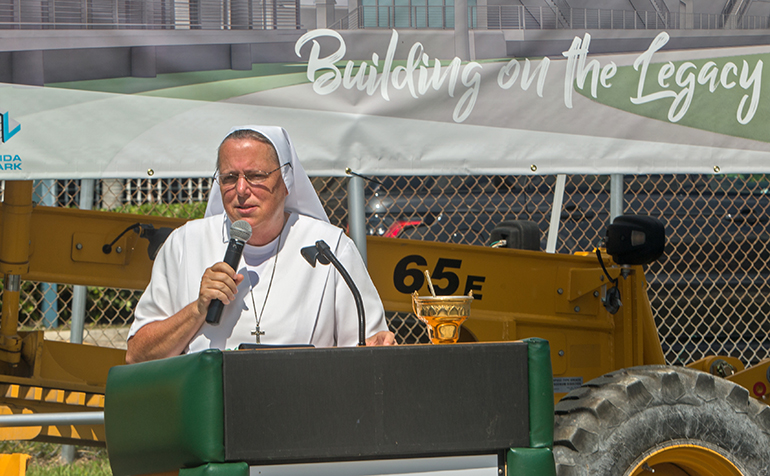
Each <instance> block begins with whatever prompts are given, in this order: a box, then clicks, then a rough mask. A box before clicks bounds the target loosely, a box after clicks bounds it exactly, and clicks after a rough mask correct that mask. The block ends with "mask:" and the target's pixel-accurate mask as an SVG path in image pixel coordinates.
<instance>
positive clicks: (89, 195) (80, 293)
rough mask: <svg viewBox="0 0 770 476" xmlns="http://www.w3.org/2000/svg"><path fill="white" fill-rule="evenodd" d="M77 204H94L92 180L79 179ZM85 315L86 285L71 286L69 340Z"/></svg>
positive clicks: (79, 333)
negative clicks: (78, 199)
mask: <svg viewBox="0 0 770 476" xmlns="http://www.w3.org/2000/svg"><path fill="white" fill-rule="evenodd" d="M78 206H79V207H80V208H81V209H82V210H91V209H92V208H93V206H94V180H93V179H84V180H81V181H80V201H79V203H78ZM85 315H86V287H85V286H80V285H78V286H72V318H71V319H70V342H72V343H73V344H82V343H83V327H84V324H85V320H86V318H85ZM61 454H62V458H64V461H66V462H67V463H70V464H71V463H73V462H74V461H75V457H76V456H77V451H76V448H75V446H74V445H62V447H61Z"/></svg>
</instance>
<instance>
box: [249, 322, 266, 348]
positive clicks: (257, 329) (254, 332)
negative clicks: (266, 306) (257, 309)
mask: <svg viewBox="0 0 770 476" xmlns="http://www.w3.org/2000/svg"><path fill="white" fill-rule="evenodd" d="M251 335H253V336H256V338H257V344H261V342H260V341H259V340H260V339H259V336H263V335H265V331H260V330H259V325H257V328H256V329H254V330H253V331H251Z"/></svg>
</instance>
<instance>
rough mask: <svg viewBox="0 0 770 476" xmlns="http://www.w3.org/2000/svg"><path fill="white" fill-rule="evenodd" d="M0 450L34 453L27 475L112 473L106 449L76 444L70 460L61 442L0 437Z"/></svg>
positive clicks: (97, 475)
mask: <svg viewBox="0 0 770 476" xmlns="http://www.w3.org/2000/svg"><path fill="white" fill-rule="evenodd" d="M0 453H2V454H11V453H24V454H28V455H30V456H32V458H30V460H29V464H28V465H27V476H108V475H112V471H111V470H110V463H109V460H108V459H107V450H106V449H104V448H93V447H85V446H83V447H77V453H76V459H75V461H74V462H73V463H72V464H68V463H66V462H65V461H64V459H63V458H62V457H61V445H55V444H52V443H37V442H30V441H0Z"/></svg>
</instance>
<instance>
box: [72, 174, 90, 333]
mask: <svg viewBox="0 0 770 476" xmlns="http://www.w3.org/2000/svg"><path fill="white" fill-rule="evenodd" d="M78 205H79V206H80V209H81V210H91V209H92V208H93V207H94V180H93V179H86V180H81V181H80V203H79V204H78ZM85 316H86V287H85V286H72V319H71V320H70V342H72V343H74V344H82V343H83V328H84V327H85V321H86V317H85Z"/></svg>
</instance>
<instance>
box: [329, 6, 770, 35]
mask: <svg viewBox="0 0 770 476" xmlns="http://www.w3.org/2000/svg"><path fill="white" fill-rule="evenodd" d="M556 5H557V4H554V5H553V6H540V7H527V6H523V5H494V6H472V7H469V9H468V12H469V14H468V18H469V27H470V28H474V29H489V30H554V29H570V30H659V29H669V30H718V29H723V30H757V29H768V28H770V18H769V17H766V16H757V15H742V14H707V13H691V14H684V13H676V12H669V11H667V10H661V11H636V10H609V9H590V8H568V7H565V6H559V7H558V8H557V6H556ZM331 28H332V29H338V30H348V29H349V30H354V29H363V28H432V29H452V28H454V7H451V6H446V7H445V6H426V5H422V6H414V5H412V6H406V5H405V6H393V5H380V6H361V7H358V8H357V9H356V10H354V11H352V12H350V13H349V14H348V15H347V16H345V17H343V18H341V19H340V20H338V21H337V22H336V23H334V24H333V25H332V26H331Z"/></svg>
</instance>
